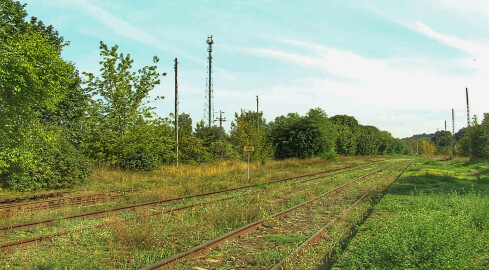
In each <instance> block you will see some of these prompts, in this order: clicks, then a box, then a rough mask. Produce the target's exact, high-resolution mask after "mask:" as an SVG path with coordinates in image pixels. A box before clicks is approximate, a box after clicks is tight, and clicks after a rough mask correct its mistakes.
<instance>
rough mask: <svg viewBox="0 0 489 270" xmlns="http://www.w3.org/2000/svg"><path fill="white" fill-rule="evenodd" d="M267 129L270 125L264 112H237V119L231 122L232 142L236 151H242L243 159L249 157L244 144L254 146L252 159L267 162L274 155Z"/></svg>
mask: <svg viewBox="0 0 489 270" xmlns="http://www.w3.org/2000/svg"><path fill="white" fill-rule="evenodd" d="M267 130H268V125H267V123H266V120H265V119H264V118H263V114H262V113H257V112H253V111H247V112H246V111H241V113H240V114H238V113H235V120H234V122H233V123H231V137H230V141H231V144H232V145H233V148H234V149H235V151H236V152H238V153H242V154H241V158H242V159H243V160H245V159H246V158H247V154H245V153H243V148H244V146H254V147H255V151H254V152H253V153H252V154H251V159H252V160H254V161H261V162H266V161H267V160H269V159H270V158H271V157H272V156H273V148H272V144H271V142H270V141H269V140H268V137H267Z"/></svg>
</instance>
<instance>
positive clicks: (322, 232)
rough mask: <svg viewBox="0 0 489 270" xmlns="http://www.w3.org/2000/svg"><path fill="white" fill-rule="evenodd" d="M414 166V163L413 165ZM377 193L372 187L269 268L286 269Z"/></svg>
mask: <svg viewBox="0 0 489 270" xmlns="http://www.w3.org/2000/svg"><path fill="white" fill-rule="evenodd" d="M411 164H412V163H411ZM411 164H409V165H407V166H406V167H405V168H404V169H403V170H402V171H401V173H400V174H399V175H398V176H397V177H396V178H395V179H394V181H392V182H391V183H389V184H388V185H387V186H386V187H385V188H384V189H383V193H384V192H385V191H386V190H387V189H389V187H390V186H392V184H394V182H396V181H397V180H398V179H399V178H400V177H401V175H402V174H403V173H404V172H405V171H406V169H407V168H408V167H409V166H411ZM373 191H375V187H372V188H371V189H370V190H368V191H367V192H366V193H364V194H363V195H362V196H361V197H360V198H359V199H358V200H356V201H355V202H354V203H353V204H352V205H350V207H348V209H346V210H344V211H342V212H341V213H340V214H339V215H338V216H336V217H335V218H334V219H333V220H331V221H330V222H328V223H327V224H326V225H324V226H323V227H322V228H321V229H319V230H318V231H317V232H316V233H314V234H313V235H312V236H311V237H309V238H308V239H307V240H306V241H304V242H303V243H302V244H301V245H299V246H298V247H297V249H295V250H294V251H293V252H292V253H291V254H289V255H288V256H287V257H286V258H284V259H283V260H281V261H280V262H278V263H277V264H275V265H274V266H272V267H271V268H269V270H282V269H284V268H283V265H284V263H285V262H286V261H287V260H292V259H294V258H296V257H297V256H299V255H300V254H301V253H302V252H304V251H305V250H306V249H308V248H310V247H312V246H313V245H314V244H316V243H317V242H318V241H319V240H320V239H321V238H322V237H323V236H324V235H325V234H326V233H327V231H328V230H329V228H330V227H331V226H332V225H333V224H335V223H337V222H338V221H339V220H340V219H342V218H343V217H345V216H346V215H347V214H349V213H350V212H351V211H352V210H353V209H354V208H355V207H356V206H357V205H358V204H359V203H360V202H361V201H362V200H363V199H365V198H366V197H367V195H368V194H369V193H371V192H373ZM382 196H383V194H380V195H379V196H378V198H379V199H380V198H381V197H382Z"/></svg>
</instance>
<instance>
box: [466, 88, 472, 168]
mask: <svg viewBox="0 0 489 270" xmlns="http://www.w3.org/2000/svg"><path fill="white" fill-rule="evenodd" d="M465 96H466V98H467V134H468V136H469V153H470V160H472V138H471V137H470V133H471V132H470V108H469V89H468V88H465Z"/></svg>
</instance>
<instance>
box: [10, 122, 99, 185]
mask: <svg viewBox="0 0 489 270" xmlns="http://www.w3.org/2000/svg"><path fill="white" fill-rule="evenodd" d="M12 152H13V153H14V154H13V156H12V157H11V160H10V164H9V168H7V169H6V171H5V173H4V176H3V178H4V180H5V181H6V185H7V186H8V187H9V188H10V189H15V190H37V189H43V188H45V189H59V188H68V187H73V186H75V185H77V184H81V183H83V182H84V181H85V180H86V178H87V177H88V176H89V175H90V172H91V162H90V161H89V160H88V158H86V157H85V156H84V155H83V154H82V153H81V152H80V151H79V150H78V149H76V148H75V147H74V146H73V144H72V143H71V142H69V141H68V139H67V138H66V134H65V132H64V131H63V130H62V129H61V128H59V127H54V126H50V127H42V126H35V125H32V126H30V127H29V128H28V129H27V130H26V133H25V141H24V143H23V144H22V145H21V146H20V147H18V148H16V149H12Z"/></svg>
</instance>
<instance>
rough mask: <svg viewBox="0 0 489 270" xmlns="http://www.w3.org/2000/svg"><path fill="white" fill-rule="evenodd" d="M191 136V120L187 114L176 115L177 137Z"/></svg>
mask: <svg viewBox="0 0 489 270" xmlns="http://www.w3.org/2000/svg"><path fill="white" fill-rule="evenodd" d="M191 135H192V118H191V117H190V114H188V113H182V114H179V115H178V136H179V137H189V136H191Z"/></svg>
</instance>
